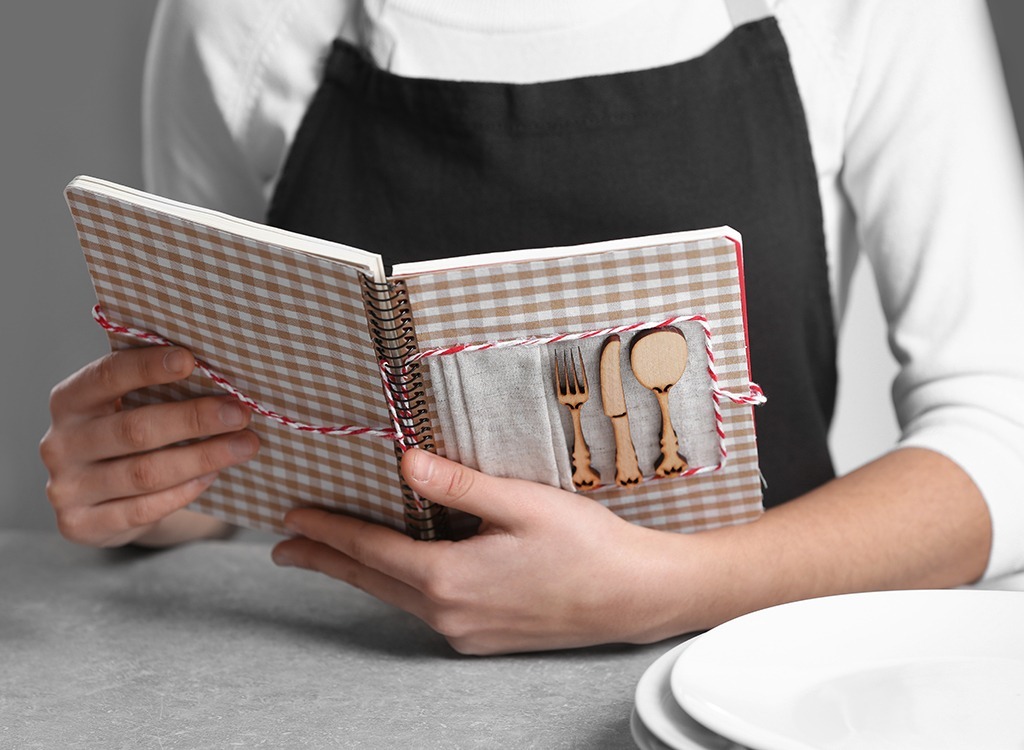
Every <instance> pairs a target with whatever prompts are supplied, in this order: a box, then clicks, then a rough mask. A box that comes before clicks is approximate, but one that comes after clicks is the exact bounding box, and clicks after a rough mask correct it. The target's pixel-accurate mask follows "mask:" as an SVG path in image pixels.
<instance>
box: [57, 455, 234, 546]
mask: <svg viewBox="0 0 1024 750" xmlns="http://www.w3.org/2000/svg"><path fill="white" fill-rule="evenodd" d="M216 477H217V475H216V474H215V473H212V474H207V475H206V476H202V477H196V478H194V479H190V480H188V481H186V482H183V483H181V484H178V485H176V486H174V487H168V488H166V489H164V490H161V491H159V492H153V493H150V494H147V495H141V496H138V497H131V498H122V499H118V500H110V501H108V502H105V503H102V504H100V505H97V506H95V507H71V508H63V509H58V512H57V526H58V528H59V530H60V533H61V534H62V535H63V536H64V537H65V538H67V539H70V540H71V541H73V542H78V543H80V544H90V545H94V546H102V547H114V546H118V545H121V544H126V543H127V542H130V541H132V540H133V539H134V538H136V537H137V536H138V535H139V534H140V533H141V532H142V531H144V530H145V529H146V528H147V527H149V526H151V525H153V524H155V523H156V522H158V521H160V520H161V519H163V518H165V517H167V516H168V515H170V514H171V513H173V512H174V511H176V510H180V509H181V508H184V507H185V506H186V505H188V504H189V503H191V502H192V501H193V500H195V499H196V498H197V497H199V495H200V494H202V492H203V491H204V490H205V489H206V488H207V487H209V486H210V485H211V484H213V481H214V479H216Z"/></svg>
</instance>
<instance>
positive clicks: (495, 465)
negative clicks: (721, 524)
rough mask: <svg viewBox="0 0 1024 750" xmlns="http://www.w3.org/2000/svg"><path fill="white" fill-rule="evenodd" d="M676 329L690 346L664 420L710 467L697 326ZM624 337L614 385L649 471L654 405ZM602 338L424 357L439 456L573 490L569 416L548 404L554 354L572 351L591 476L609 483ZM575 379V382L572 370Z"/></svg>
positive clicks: (691, 457)
mask: <svg viewBox="0 0 1024 750" xmlns="http://www.w3.org/2000/svg"><path fill="white" fill-rule="evenodd" d="M679 327H680V328H681V330H682V331H683V333H684V335H685V337H686V338H687V340H688V342H690V345H689V347H688V354H687V365H686V369H685V371H684V373H683V376H682V377H681V378H680V380H679V382H678V383H677V384H676V385H675V386H674V387H673V388H672V389H671V391H670V395H669V408H670V412H671V417H672V422H673V426H674V428H675V430H676V432H677V436H678V439H679V446H680V453H681V454H682V455H683V456H684V457H685V459H686V460H687V462H688V464H689V466H690V468H691V469H693V470H698V469H699V470H702V471H711V470H715V469H717V468H720V466H721V464H722V460H723V459H722V441H723V440H724V436H722V435H720V434H719V429H718V427H717V425H718V421H717V420H716V417H715V403H714V399H713V395H712V394H713V384H712V382H711V378H710V375H709V369H708V356H707V351H706V349H705V347H704V346H703V341H704V331H703V329H702V328H701V327H700V326H699V325H698V324H696V323H694V324H690V323H683V324H682V325H680V326H679ZM634 336H635V334H628V333H627V334H623V335H622V336H621V340H622V354H621V363H620V371H621V376H622V387H623V391H624V395H625V399H626V402H627V406H628V411H629V420H630V429H631V434H632V440H633V445H634V448H635V450H636V454H637V458H638V461H639V464H640V469H641V472H642V473H643V475H644V477H645V478H652V477H653V474H654V466H655V464H656V463H657V461H658V457H659V455H660V452H661V429H662V424H661V412H660V408H659V406H658V402H657V399H656V397H655V396H654V394H653V393H651V392H650V391H649V390H648V389H646V388H645V387H644V386H642V385H641V384H640V383H639V382H638V381H637V379H636V378H635V377H634V376H633V373H632V372H631V370H630V364H629V347H630V344H631V342H632V340H633V338H634ZM603 343H604V339H603V338H601V337H595V338H587V339H583V340H578V341H566V342H560V343H556V344H544V345H538V346H516V347H508V348H495V349H488V350H483V351H464V352H459V353H457V354H451V355H446V356H439V357H430V358H428V359H427V360H426V363H427V366H428V368H429V376H430V381H431V382H432V384H433V391H434V404H435V413H436V415H437V418H438V421H439V427H440V431H441V433H442V435H443V437H444V451H445V455H446V456H447V457H448V458H450V459H452V460H454V461H458V462H460V463H462V464H464V465H466V466H469V467H471V468H474V469H478V470H480V471H483V472H485V473H487V474H491V475H494V476H502V477H518V478H520V479H529V480H532V481H535V482H542V483H544V484H549V485H552V486H555V487H561V488H563V489H566V490H570V491H575V489H576V488H575V487H574V486H573V481H572V458H571V457H572V452H573V426H572V420H571V418H570V414H569V411H568V409H567V408H566V407H565V406H563V405H561V404H559V402H558V399H557V387H556V381H555V375H554V373H555V359H556V358H557V359H558V361H559V364H560V367H561V366H562V363H564V362H572V361H573V359H574V358H575V359H576V361H577V362H580V361H582V362H583V367H584V369H585V370H586V379H587V386H588V388H587V390H588V398H587V402H586V403H585V404H584V405H583V406H582V408H581V410H580V417H581V422H582V429H583V434H584V437H585V440H586V442H587V446H588V448H589V450H590V455H591V466H592V467H593V469H595V470H596V471H597V472H598V473H599V474H600V476H601V480H600V485H601V486H605V487H607V486H609V485H614V483H615V452H616V446H615V436H614V430H613V428H612V422H611V420H610V419H609V418H608V417H607V416H606V415H605V413H604V410H603V407H602V399H601V379H600V356H601V348H602V346H603ZM563 370H564V368H563ZM578 377H579V379H580V380H582V379H583V375H582V373H579V374H578Z"/></svg>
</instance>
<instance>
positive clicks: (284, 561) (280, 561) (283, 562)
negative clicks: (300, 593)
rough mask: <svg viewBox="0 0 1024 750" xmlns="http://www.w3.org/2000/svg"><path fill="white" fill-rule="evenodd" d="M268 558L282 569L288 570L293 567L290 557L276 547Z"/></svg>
mask: <svg viewBox="0 0 1024 750" xmlns="http://www.w3.org/2000/svg"><path fill="white" fill-rule="evenodd" d="M270 557H271V559H272V560H273V561H274V564H275V565H280V566H281V567H282V568H288V567H291V566H293V565H295V560H293V559H292V556H291V555H290V554H289V553H288V551H287V550H283V549H280V548H278V547H274V550H273V552H271V553H270Z"/></svg>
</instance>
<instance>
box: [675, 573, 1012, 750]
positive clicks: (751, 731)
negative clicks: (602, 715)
mask: <svg viewBox="0 0 1024 750" xmlns="http://www.w3.org/2000/svg"><path fill="white" fill-rule="evenodd" d="M1014 595H1016V601H1015V603H1019V604H1020V606H1021V608H1022V611H1024V592H1020V591H993V590H985V589H903V590H888V591H870V592H858V593H850V594H836V595H832V596H821V597H813V598H810V599H802V600H798V601H794V602H787V603H785V604H779V605H775V606H772V607H766V608H764V609H761V610H757V611H755V612H751V613H748V614H745V615H741V616H740V617H737V618H734V619H733V620H730V621H728V622H726V623H723V624H722V625H720V626H718V627H716V628H712V629H711V630H709V631H707V632H706V633H705V634H704V635H703V636H702V637H701V644H700V646H699V647H698V648H697V649H696V650H690V649H686V650H684V652H683V653H681V654H680V655H679V658H677V659H676V661H675V663H674V664H673V665H672V674H671V676H670V684H671V689H672V693H673V696H674V697H675V699H676V701H677V702H678V703H679V705H680V706H681V707H682V708H683V710H684V711H686V712H687V713H688V714H690V715H691V716H692V717H693V718H694V719H695V720H696V721H697V722H699V723H700V724H703V725H704V726H706V727H707V728H708V729H710V730H711V731H713V732H716V733H717V734H720V735H722V736H723V737H726V738H727V739H730V740H732V741H733V742H736V743H739V744H741V745H745V746H747V747H749V748H752V749H754V750H818V749H817V748H814V747H812V746H810V745H808V744H806V743H805V742H803V741H802V740H800V739H797V738H793V737H789V736H786V735H783V734H780V733H779V732H777V731H775V730H774V729H766V728H764V727H760V726H758V725H757V724H756V723H754V722H752V721H751V720H749V719H747V718H744V717H743V716H740V715H737V714H735V713H733V712H730V711H728V710H725V709H724V708H723V707H721V706H719V705H717V704H716V703H715V702H713V701H711V700H707V699H705V698H703V697H702V696H701V695H700V692H699V686H698V688H697V692H696V693H694V692H692V691H691V690H690V689H684V685H683V684H681V683H684V682H685V678H684V677H681V675H683V674H684V672H685V670H686V664H688V663H689V664H690V665H691V666H692V664H693V662H694V660H695V659H699V658H701V657H702V654H703V653H704V652H706V651H707V650H709V649H718V648H720V647H721V646H720V641H721V640H722V639H726V641H727V639H729V638H731V637H733V636H732V631H734V630H737V629H738V630H740V632H741V634H742V633H743V631H744V630H746V629H747V628H749V627H757V624H758V623H760V622H761V621H764V620H766V619H767V620H768V621H769V623H770V621H771V620H772V619H774V618H778V617H782V618H783V621H784V620H785V618H786V617H788V616H789V613H790V612H792V611H794V610H796V609H798V608H800V609H807V610H810V611H811V612H812V613H813V614H814V615H815V616H817V617H819V618H821V617H822V615H821V614H820V613H821V612H822V611H824V612H825V614H824V619H826V620H827V618H828V617H829V614H828V613H829V611H830V610H832V609H833V608H834V606H833V605H834V603H835V602H836V601H837V600H843V601H844V602H850V601H851V600H866V599H871V600H873V601H875V600H878V601H881V600H890V601H892V600H897V599H907V600H908V601H909V600H911V599H914V600H916V601H918V602H919V601H923V600H924V599H925V598H927V599H929V600H930V601H935V600H938V599H947V600H954V599H960V600H963V597H965V596H970V597H976V598H977V599H978V600H980V599H987V600H989V601H995V600H999V601H1003V602H1008V601H1010V599H1011V597H1014ZM876 606H877V605H876ZM977 610H978V608H977V607H968V608H965V610H964V611H968V612H971V613H972V614H975V615H976V614H977ZM780 612H785V614H783V615H780V614H779V613H780ZM734 623H735V624H734ZM751 623H753V625H751ZM959 624H960V626H961V627H964V626H963V624H962V623H959ZM976 626H977V621H975V623H974V625H973V627H976ZM748 632H749V631H748ZM723 634H724V635H723ZM794 637H796V636H794ZM684 654H687V655H688V656H687V658H686V659H684V658H683V656H684Z"/></svg>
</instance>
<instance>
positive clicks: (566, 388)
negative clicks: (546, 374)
mask: <svg viewBox="0 0 1024 750" xmlns="http://www.w3.org/2000/svg"><path fill="white" fill-rule="evenodd" d="M570 356H571V359H570ZM577 359H578V360H579V370H578V371H577V369H576V361H577ZM581 376H582V380H581ZM555 390H556V391H557V393H558V403H560V404H562V405H563V406H567V407H569V415H570V416H571V417H572V430H573V444H572V483H573V484H574V485H575V486H576V488H577V489H581V490H589V489H592V488H594V487H597V485H598V484H599V483H600V482H601V475H600V474H598V473H597V471H595V470H594V467H593V466H591V465H590V448H588V447H587V441H586V440H585V439H584V438H583V426H582V425H581V424H580V408H581V407H582V406H583V404H585V403H587V399H589V398H590V388H589V386H588V385H587V368H586V367H585V366H584V364H583V352H582V351H580V348H579V347H576V353H575V355H569V354H567V353H566V352H562V371H561V372H559V370H558V354H557V352H556V353H555Z"/></svg>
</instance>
